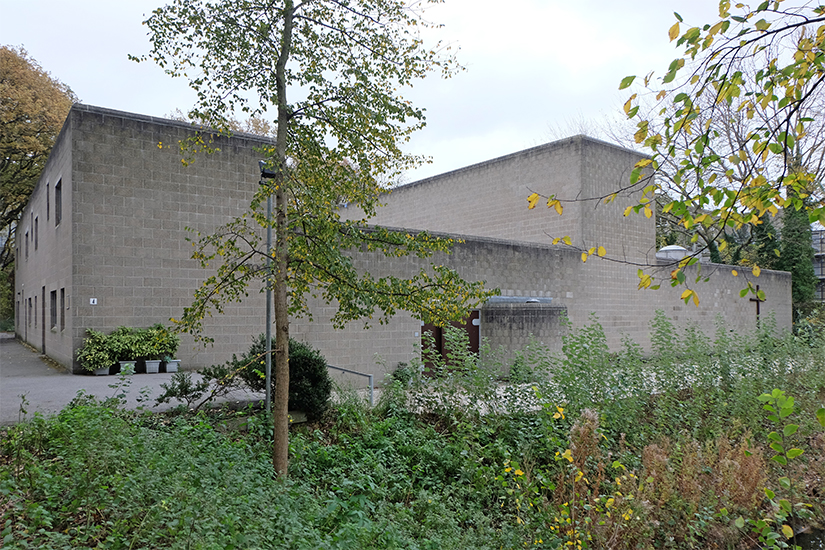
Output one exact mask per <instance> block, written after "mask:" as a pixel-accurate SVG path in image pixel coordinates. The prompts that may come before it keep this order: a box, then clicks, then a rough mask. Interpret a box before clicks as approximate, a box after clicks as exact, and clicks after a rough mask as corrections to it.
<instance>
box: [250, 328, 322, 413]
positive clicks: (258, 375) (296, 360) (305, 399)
mask: <svg viewBox="0 0 825 550" xmlns="http://www.w3.org/2000/svg"><path fill="white" fill-rule="evenodd" d="M272 349H273V350H274V349H275V339H274V338H273V340H272ZM272 357H273V362H272V371H273V376H272V391H273V394H274V390H275V376H274V371H275V361H274V358H275V355H274V353H273V355H272ZM265 360H266V336H264V335H263V334H261V335H259V336H258V337H257V338H256V339H255V340H254V341H253V343H252V346H251V347H250V348H249V351H248V352H247V354H246V355H244V356H243V357H241V358H240V359H236V360H235V367H236V368H237V369H238V374H239V376H240V377H241V378H243V380H244V381H245V382H246V384H247V385H248V386H249V387H250V388H251V389H253V390H255V391H263V390H264V388H265V384H266V382H265V380H264V364H265ZM331 393H332V379H330V377H329V372H328V371H327V360H326V359H325V358H324V357H323V356H322V355H321V354H320V352H319V351H318V350H316V349H314V348H312V347H310V346H309V345H307V344H304V343H303V342H299V341H297V340H292V339H290V341H289V408H290V410H299V411H304V412H305V413H306V415H307V418H309V419H313V420H314V419H317V418H320V417H321V416H322V415H323V414H324V412H325V411H326V410H327V407H328V405H329V396H330V394H331Z"/></svg>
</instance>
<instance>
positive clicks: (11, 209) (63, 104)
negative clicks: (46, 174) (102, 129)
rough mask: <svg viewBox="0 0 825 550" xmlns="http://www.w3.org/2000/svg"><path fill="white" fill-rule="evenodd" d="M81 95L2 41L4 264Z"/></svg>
mask: <svg viewBox="0 0 825 550" xmlns="http://www.w3.org/2000/svg"><path fill="white" fill-rule="evenodd" d="M76 99H77V98H76V97H75V95H74V94H73V93H72V91H71V90H70V89H69V87H68V86H66V85H65V84H63V83H62V82H60V81H58V80H56V79H54V78H52V77H51V76H49V73H47V72H46V71H45V70H43V68H42V67H40V65H38V64H37V62H36V61H35V60H33V59H32V58H30V57H29V55H28V54H27V53H26V50H24V49H22V48H19V49H15V48H12V47H9V46H0V128H2V132H0V235H6V236H8V237H9V238H8V239H6V240H5V243H4V246H3V248H2V250H0V268H5V267H6V266H7V265H8V264H9V263H11V262H12V260H13V258H14V256H13V253H12V251H13V249H14V248H13V247H14V229H15V227H16V225H17V221H18V220H19V219H20V215H21V213H22V212H23V208H25V206H26V203H27V202H28V200H29V195H30V194H31V192H32V190H33V189H34V186H35V184H37V180H38V179H39V178H40V172H41V171H42V170H43V166H44V165H45V163H46V159H47V158H48V156H49V152H50V151H51V149H52V146H53V145H54V140H55V138H56V137H57V134H58V132H60V128H61V127H62V126H63V121H64V120H66V116H67V115H68V114H69V109H70V108H71V106H72V103H73V102H74V101H75V100H76Z"/></svg>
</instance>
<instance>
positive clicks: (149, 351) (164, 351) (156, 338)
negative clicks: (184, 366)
mask: <svg viewBox="0 0 825 550" xmlns="http://www.w3.org/2000/svg"><path fill="white" fill-rule="evenodd" d="M140 335H141V337H142V340H143V345H144V346H145V353H146V373H147V374H155V373H158V372H160V363H161V361H162V360H163V359H164V358H166V356H167V355H169V353H168V351H169V335H170V333H169V329H167V328H166V327H165V326H163V325H161V324H160V323H157V324H154V325H152V326H151V327H149V328H147V329H145V330H142V331H140ZM175 351H177V346H175V349H174V350H172V353H174V352H175Z"/></svg>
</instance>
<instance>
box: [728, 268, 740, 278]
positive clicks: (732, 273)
mask: <svg viewBox="0 0 825 550" xmlns="http://www.w3.org/2000/svg"><path fill="white" fill-rule="evenodd" d="M730 274H731V275H733V276H734V277H738V276H739V272H738V271H736V270H735V269H731V270H730Z"/></svg>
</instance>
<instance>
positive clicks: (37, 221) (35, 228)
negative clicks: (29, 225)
mask: <svg viewBox="0 0 825 550" xmlns="http://www.w3.org/2000/svg"><path fill="white" fill-rule="evenodd" d="M39 225H40V224H39V220H38V219H37V218H36V217H35V218H34V249H35V250H37V246H38V243H39V242H40V238H39V236H38V234H39V233H40V232H39V231H38V230H37V228H38V226H39Z"/></svg>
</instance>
